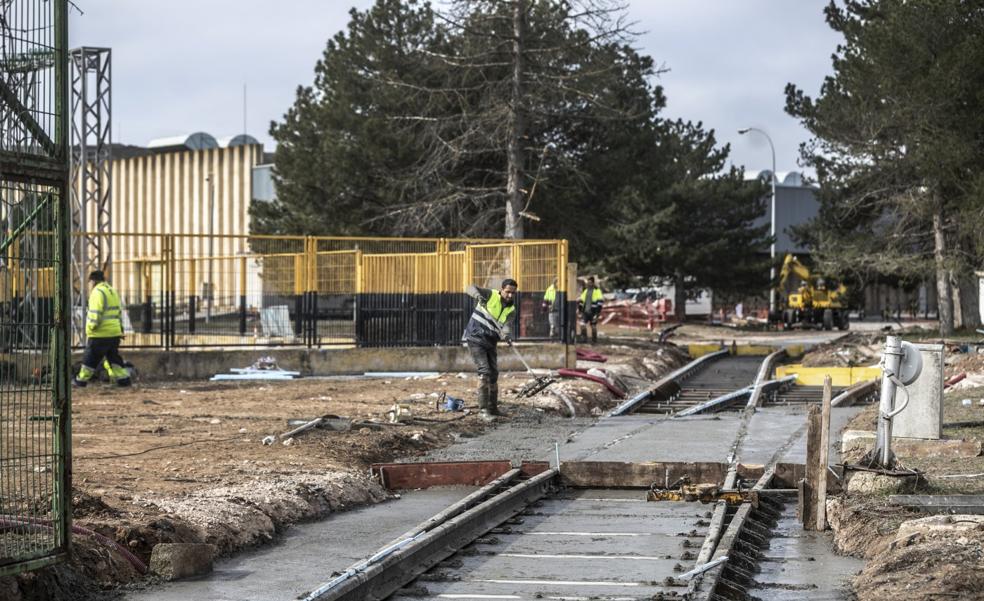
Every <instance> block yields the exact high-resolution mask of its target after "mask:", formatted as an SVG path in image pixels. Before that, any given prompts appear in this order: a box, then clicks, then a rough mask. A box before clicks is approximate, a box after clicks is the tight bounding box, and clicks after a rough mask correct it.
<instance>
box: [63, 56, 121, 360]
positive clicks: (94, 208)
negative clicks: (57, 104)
mask: <svg viewBox="0 0 984 601" xmlns="http://www.w3.org/2000/svg"><path fill="white" fill-rule="evenodd" d="M111 59H112V55H111V50H110V49H109V48H93V47H89V46H83V47H81V48H75V49H73V50H72V51H71V55H70V57H69V63H70V64H71V87H72V90H71V105H72V127H71V129H72V139H71V148H72V174H71V180H70V181H71V188H72V232H73V233H74V234H75V237H74V240H73V242H72V304H73V307H74V308H75V310H74V312H73V319H72V330H73V338H74V341H75V342H76V343H81V341H82V331H83V329H84V322H85V304H86V278H87V276H88V274H89V272H90V271H92V270H95V269H103V270H108V269H109V268H110V262H111V260H112V254H113V253H112V238H111V236H110V234H111V233H112V222H111V217H112V212H111V207H112V202H111V200H112V189H111V186H112V163H111V160H112V152H111V146H110V143H111V140H112V138H111V133H112V132H111V123H112V115H113V113H112V110H113V103H112V60H111Z"/></svg>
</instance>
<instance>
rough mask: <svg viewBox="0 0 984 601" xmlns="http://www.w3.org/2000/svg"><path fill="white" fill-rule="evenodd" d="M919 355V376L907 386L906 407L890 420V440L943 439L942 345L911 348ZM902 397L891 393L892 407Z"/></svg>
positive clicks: (916, 345) (900, 394)
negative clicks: (893, 400) (907, 398)
mask: <svg viewBox="0 0 984 601" xmlns="http://www.w3.org/2000/svg"><path fill="white" fill-rule="evenodd" d="M913 346H915V347H916V348H917V349H918V350H919V353H920V354H921V355H922V360H923V368H922V373H921V374H920V375H919V377H918V378H917V379H916V381H915V382H913V383H912V384H909V385H908V386H907V387H906V390H908V392H909V405H908V406H907V407H906V408H905V409H903V410H902V412H901V413H899V414H898V415H896V416H895V418H894V419H893V420H892V438H924V439H931V440H939V439H940V438H942V437H943V355H944V353H945V350H944V348H943V345H942V344H914V345H913ZM904 394H905V393H903V392H902V391H901V390H899V391H898V392H896V393H895V406H896V407H898V406H899V403H902V402H904V400H905V396H904Z"/></svg>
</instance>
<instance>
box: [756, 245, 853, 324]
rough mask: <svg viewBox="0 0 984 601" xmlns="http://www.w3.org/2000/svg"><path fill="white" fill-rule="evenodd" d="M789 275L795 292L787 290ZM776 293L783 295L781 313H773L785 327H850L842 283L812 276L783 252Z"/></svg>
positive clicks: (845, 290)
mask: <svg viewBox="0 0 984 601" xmlns="http://www.w3.org/2000/svg"><path fill="white" fill-rule="evenodd" d="M791 276H796V278H797V279H798V280H799V286H798V288H797V290H796V292H787V285H788V284H789V283H790V278H791ZM778 290H779V292H780V294H782V295H784V296H785V303H784V306H783V308H782V312H781V313H779V314H777V315H775V316H773V320H774V321H782V323H783V324H784V325H785V327H787V328H791V327H808V328H823V329H824V330H831V329H833V328H835V327H836V328H837V329H839V330H846V329H848V328H849V327H850V320H849V317H848V306H847V287H845V286H844V284H840V283H837V282H834V281H832V280H830V279H824V278H823V277H821V276H815V275H813V274H812V273H811V272H810V270H809V268H808V267H807V266H806V265H803V264H802V263H800V261H799V259H797V258H796V257H795V256H794V255H792V254H788V255H786V259H785V260H784V261H783V262H782V270H781V271H780V272H779V286H778Z"/></svg>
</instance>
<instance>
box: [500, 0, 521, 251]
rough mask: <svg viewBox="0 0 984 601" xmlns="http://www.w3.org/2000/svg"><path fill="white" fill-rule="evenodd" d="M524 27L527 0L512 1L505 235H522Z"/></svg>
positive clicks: (508, 236)
mask: <svg viewBox="0 0 984 601" xmlns="http://www.w3.org/2000/svg"><path fill="white" fill-rule="evenodd" d="M525 29H526V0H515V4H513V44H512V49H513V75H512V99H511V101H510V103H509V146H508V149H507V150H506V157H507V162H508V166H507V177H506V232H505V237H506V238H522V237H523V217H522V216H521V215H520V214H519V212H520V211H522V210H523V189H522V188H523V181H522V179H523V138H525V137H526V122H525V120H524V117H523V93H524V90H523V69H524V65H523V41H524V36H525Z"/></svg>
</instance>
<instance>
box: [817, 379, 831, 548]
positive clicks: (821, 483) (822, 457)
mask: <svg viewBox="0 0 984 601" xmlns="http://www.w3.org/2000/svg"><path fill="white" fill-rule="evenodd" d="M832 396H833V389H832V386H831V380H830V376H827V377H826V378H824V379H823V405H822V408H821V410H820V449H819V456H818V457H817V469H818V470H820V474H819V477H818V478H817V494H816V497H817V507H816V516H817V525H816V527H817V530H818V531H820V532H823V531H824V530H826V529H827V482H826V480H827V478H826V474H827V467H828V462H829V457H828V453H829V452H830V401H831V397H832Z"/></svg>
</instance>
